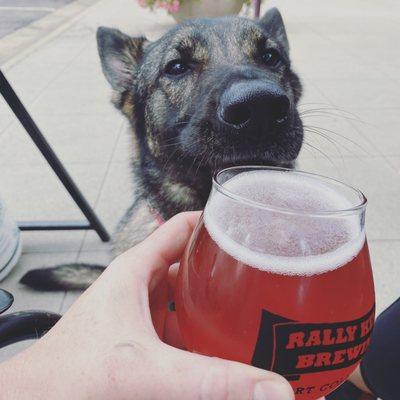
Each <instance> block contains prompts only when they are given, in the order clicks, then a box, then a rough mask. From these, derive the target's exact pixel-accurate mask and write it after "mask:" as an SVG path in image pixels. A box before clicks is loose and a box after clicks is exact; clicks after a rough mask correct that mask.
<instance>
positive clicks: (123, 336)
mask: <svg viewBox="0 0 400 400" xmlns="http://www.w3.org/2000/svg"><path fill="white" fill-rule="evenodd" d="M198 217H199V214H198V213H184V214H180V215H178V216H176V217H174V218H172V219H171V220H170V221H168V222H167V223H165V224H164V225H163V226H162V227H161V228H159V229H158V230H157V231H156V232H154V233H153V234H152V235H151V236H150V237H149V238H148V239H146V240H145V241H144V242H142V243H141V244H140V245H138V246H136V247H134V248H133V249H131V250H129V251H128V252H126V253H124V254H123V255H121V256H120V257H118V258H116V259H115V260H114V261H113V262H112V263H111V264H110V266H109V267H108V268H107V269H106V271H105V272H104V273H103V274H102V275H101V277H100V278H99V279H98V280H97V281H96V282H95V283H94V284H93V285H92V286H91V287H90V288H89V289H88V290H87V291H86V292H85V293H83V295H82V296H81V297H80V298H79V299H78V300H77V301H76V302H75V304H74V305H73V306H72V307H71V308H70V309H69V310H68V312H67V313H66V314H65V315H64V316H63V318H62V319H61V320H60V321H59V322H58V323H57V324H56V325H55V327H54V328H53V329H51V330H50V331H49V332H48V333H47V334H46V335H45V336H44V337H43V338H42V339H40V340H39V341H38V342H36V343H35V344H34V345H33V346H31V347H30V348H28V349H27V350H25V351H24V352H22V353H20V354H19V355H17V356H16V357H14V358H12V359H11V360H9V361H7V362H5V363H3V364H1V365H0V386H1V388H2V389H1V395H2V396H4V398H7V399H18V400H23V399H30V400H34V399H41V400H43V399H60V400H62V399H78V400H79V399H92V398H93V399H96V400H102V399H104V400H106V399H107V400H110V399H115V400H120V399H121V400H122V399H135V400H137V399H174V400H180V399H182V400H183V399H185V400H186V399H191V400H192V399H204V400H206V399H207V400H214V399H215V400H219V399H221V400H222V399H230V400H235V399H238V400H239V399H240V400H245V399H248V400H250V399H254V400H263V399H268V400H289V399H294V395H293V392H292V389H291V387H290V385H289V384H288V383H287V382H286V381H285V380H284V379H283V378H282V377H280V376H279V375H276V374H274V373H272V372H268V371H264V370H261V369H257V368H254V367H251V366H248V365H244V364H240V363H236V362H232V361H226V360H222V359H217V358H210V357H206V356H201V355H198V354H192V353H189V352H187V351H184V350H180V349H177V348H174V347H172V346H171V345H168V344H167V343H164V342H163V341H161V340H160V339H159V335H160V336H161V337H163V338H165V340H166V341H169V342H174V341H175V342H176V343H175V344H176V345H179V343H178V338H177V332H176V324H175V323H174V321H173V320H170V319H168V317H167V313H166V311H165V310H166V308H167V304H166V302H167V298H168V284H167V282H168V271H169V267H170V265H172V264H174V263H176V262H177V261H179V259H180V257H181V255H182V252H183V250H184V248H185V245H186V243H187V242H188V240H189V238H190V235H191V233H192V230H193V228H194V226H195V224H196V222H197V219H198ZM170 278H171V276H170ZM171 282H172V281H171ZM149 299H150V300H149ZM150 302H151V303H152V304H153V312H152V314H153V320H152V316H151V313H150ZM153 321H154V322H153ZM156 331H157V332H158V334H159V335H157V332H156ZM1 395H0V398H1Z"/></svg>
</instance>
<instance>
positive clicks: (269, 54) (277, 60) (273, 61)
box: [262, 49, 282, 67]
mask: <svg viewBox="0 0 400 400" xmlns="http://www.w3.org/2000/svg"><path fill="white" fill-rule="evenodd" d="M262 60H263V62H264V64H265V65H268V66H269V67H278V66H279V65H281V63H282V59H281V56H280V54H279V52H278V50H275V49H268V50H266V51H265V52H264V54H263V55H262Z"/></svg>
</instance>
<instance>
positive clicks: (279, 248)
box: [204, 170, 365, 275]
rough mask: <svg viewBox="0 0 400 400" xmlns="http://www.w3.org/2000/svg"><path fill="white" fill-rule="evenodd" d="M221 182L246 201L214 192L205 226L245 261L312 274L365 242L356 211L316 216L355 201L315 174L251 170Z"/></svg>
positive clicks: (269, 268)
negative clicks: (345, 213) (349, 213)
mask: <svg viewBox="0 0 400 400" xmlns="http://www.w3.org/2000/svg"><path fill="white" fill-rule="evenodd" d="M223 186H224V188H226V189H228V190H229V192H230V193H233V194H234V195H236V196H240V197H241V198H245V199H247V200H248V201H246V202H243V201H240V200H238V199H232V198H230V197H228V196H226V195H225V194H222V193H220V192H219V191H218V190H213V193H212V196H211V197H210V200H209V202H208V204H207V207H206V209H205V213H204V219H205V225H206V228H207V230H208V232H209V234H210V235H211V237H212V238H213V240H214V241H215V242H216V243H217V244H218V245H219V246H220V247H221V248H222V249H223V250H224V251H226V252H227V253H228V254H230V255H231V256H233V257H234V258H236V259H237V260H239V261H241V262H243V263H245V264H248V265H251V266H254V267H256V268H259V269H262V270H266V271H270V272H277V273H282V274H288V275H312V274H317V273H323V272H327V271H329V270H332V269H335V268H338V267H340V266H341V265H343V264H345V263H346V262H348V261H350V260H351V259H352V258H354V257H355V256H356V254H357V253H358V252H359V250H360V249H361V247H362V245H363V243H364V240H365V234H364V232H360V228H359V223H358V222H357V218H358V215H356V214H355V215H354V216H351V217H349V216H348V215H346V217H343V216H342V217H341V216H340V215H336V214H335V215H331V216H329V215H324V216H321V215H313V213H321V212H326V211H339V210H346V209H349V208H351V207H352V205H353V204H352V203H351V201H350V200H349V199H348V198H347V197H346V196H345V195H343V194H341V193H339V192H338V191H336V190H335V189H334V187H333V186H332V185H329V184H327V183H324V182H323V181H322V182H321V180H319V179H316V178H313V177H312V176H308V175H300V174H292V173H288V172H282V171H262V170H260V171H257V170H255V171H254V170H253V171H249V172H243V173H241V174H238V175H236V176H235V177H233V178H231V179H230V180H228V181H227V182H225V183H224V185H223ZM251 202H255V203H257V204H261V205H265V207H262V206H257V205H256V204H255V203H254V204H253V205H251V204H250V203H251Z"/></svg>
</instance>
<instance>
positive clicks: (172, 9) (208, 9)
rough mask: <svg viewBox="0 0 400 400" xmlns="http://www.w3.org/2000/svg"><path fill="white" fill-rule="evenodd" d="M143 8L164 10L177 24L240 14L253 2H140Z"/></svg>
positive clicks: (219, 0)
mask: <svg viewBox="0 0 400 400" xmlns="http://www.w3.org/2000/svg"><path fill="white" fill-rule="evenodd" d="M138 1H139V4H140V5H141V6H142V7H148V8H150V9H154V8H164V9H166V10H167V11H168V12H169V13H170V14H171V15H172V16H173V17H174V18H175V20H176V21H177V22H181V21H183V20H185V19H190V18H198V17H222V16H224V15H233V14H238V13H239V12H240V10H241V9H242V7H243V4H251V0H218V1H217V0H138Z"/></svg>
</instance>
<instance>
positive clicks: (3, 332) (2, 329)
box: [0, 289, 61, 349]
mask: <svg viewBox="0 0 400 400" xmlns="http://www.w3.org/2000/svg"><path fill="white" fill-rule="evenodd" d="M13 301H14V297H13V296H12V294H11V293H9V292H7V291H5V290H3V289H0V314H1V313H3V312H4V311H6V310H8V309H9V308H10V306H11V304H12V303H13ZM60 318H61V315H59V314H55V313H50V312H46V311H36V310H34V311H19V312H13V313H10V314H6V315H2V316H0V349H1V348H2V347H5V346H8V345H11V344H13V343H17V342H21V341H23V340H29V339H39V338H40V337H42V336H43V335H44V334H45V333H46V332H47V331H48V330H49V329H51V328H52V327H53V326H54V325H55V324H56V322H57V321H58V320H59V319H60Z"/></svg>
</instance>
